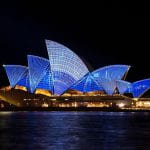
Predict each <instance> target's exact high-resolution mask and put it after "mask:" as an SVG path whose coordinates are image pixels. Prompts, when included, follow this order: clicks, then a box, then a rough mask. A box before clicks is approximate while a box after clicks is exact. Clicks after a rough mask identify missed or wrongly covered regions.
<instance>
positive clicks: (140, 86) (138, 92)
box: [132, 79, 150, 97]
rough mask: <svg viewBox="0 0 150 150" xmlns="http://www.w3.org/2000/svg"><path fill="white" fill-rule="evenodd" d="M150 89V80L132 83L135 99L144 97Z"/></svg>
mask: <svg viewBox="0 0 150 150" xmlns="http://www.w3.org/2000/svg"><path fill="white" fill-rule="evenodd" d="M149 89H150V79H144V80H140V81H136V82H134V83H132V94H133V96H134V97H140V96H142V95H143V94H144V93H145V92H146V91H147V90H149Z"/></svg>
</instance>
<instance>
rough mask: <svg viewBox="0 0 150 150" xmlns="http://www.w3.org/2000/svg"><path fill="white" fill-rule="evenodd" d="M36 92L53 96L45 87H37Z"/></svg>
mask: <svg viewBox="0 0 150 150" xmlns="http://www.w3.org/2000/svg"><path fill="white" fill-rule="evenodd" d="M35 94H42V95H45V96H51V93H50V92H49V91H47V90H44V89H37V90H36V91H35Z"/></svg>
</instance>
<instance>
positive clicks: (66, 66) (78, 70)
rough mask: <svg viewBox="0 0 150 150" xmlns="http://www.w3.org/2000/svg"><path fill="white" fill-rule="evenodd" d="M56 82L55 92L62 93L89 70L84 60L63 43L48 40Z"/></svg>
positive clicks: (48, 49)
mask: <svg viewBox="0 0 150 150" xmlns="http://www.w3.org/2000/svg"><path fill="white" fill-rule="evenodd" d="M46 46H47V51H48V55H49V61H50V66H51V72H52V79H53V84H54V94H57V95H60V94H62V93H63V92H64V91H66V90H67V89H68V88H69V87H71V86H72V85H73V84H74V83H75V82H77V81H78V80H80V79H81V78H82V77H83V76H84V75H86V74H87V73H88V72H89V71H88V68H87V67H86V65H85V64H84V63H83V61H82V60H81V59H80V58H79V57H78V56H77V55H76V54H75V53H74V52H73V51H71V50H70V49H69V48H67V47H65V46H64V45H62V44H59V43H57V42H53V41H50V40H46Z"/></svg>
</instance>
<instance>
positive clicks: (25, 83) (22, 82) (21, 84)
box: [16, 70, 30, 91]
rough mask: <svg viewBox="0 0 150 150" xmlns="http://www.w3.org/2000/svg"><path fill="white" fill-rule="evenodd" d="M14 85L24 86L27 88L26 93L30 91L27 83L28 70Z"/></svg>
mask: <svg viewBox="0 0 150 150" xmlns="http://www.w3.org/2000/svg"><path fill="white" fill-rule="evenodd" d="M16 85H20V86H24V87H26V88H27V90H28V91H30V82H29V74H28V70H27V71H26V72H25V73H24V75H23V76H22V78H21V79H20V80H19V81H18V82H17V84H16Z"/></svg>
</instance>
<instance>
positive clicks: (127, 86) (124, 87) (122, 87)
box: [116, 80, 132, 94]
mask: <svg viewBox="0 0 150 150" xmlns="http://www.w3.org/2000/svg"><path fill="white" fill-rule="evenodd" d="M116 83H117V88H118V90H119V93H120V94H124V93H125V92H128V93H130V91H131V88H132V84H131V83H130V82H127V81H124V80H117V81H116Z"/></svg>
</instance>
